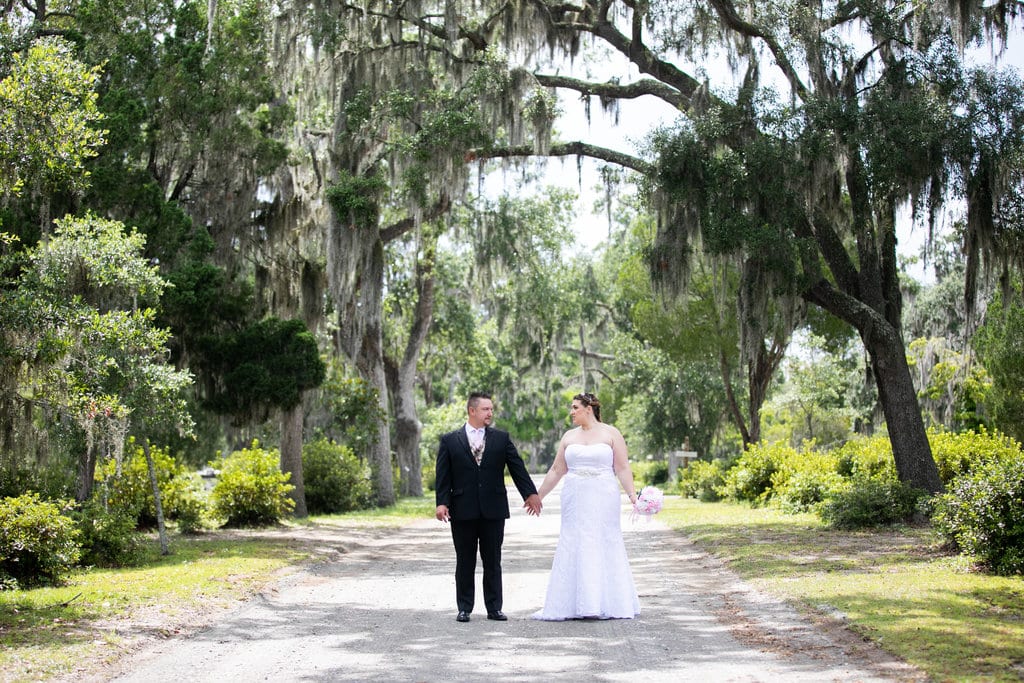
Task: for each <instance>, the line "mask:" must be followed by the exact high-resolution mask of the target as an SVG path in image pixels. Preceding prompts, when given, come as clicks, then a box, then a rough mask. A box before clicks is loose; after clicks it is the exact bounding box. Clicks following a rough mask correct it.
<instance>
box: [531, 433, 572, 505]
mask: <svg viewBox="0 0 1024 683" xmlns="http://www.w3.org/2000/svg"><path fill="white" fill-rule="evenodd" d="M568 471H569V466H568V465H566V464H565V439H564V438H563V439H562V441H561V442H560V443H559V444H558V453H557V454H556V455H555V461H554V462H553V463H551V468H550V469H548V473H547V474H546V475H545V476H544V481H542V482H541V483H540V488H539V489H538V490H537V493H538V494H539V495H540V499H541V500H544V496H546V495H548V494H549V493H551V491H552V489H554V488H555V486H556V485H557V484H558V482H559V481H561V480H562V477H563V476H565V473H566V472H568Z"/></svg>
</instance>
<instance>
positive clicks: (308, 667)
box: [108, 491, 924, 683]
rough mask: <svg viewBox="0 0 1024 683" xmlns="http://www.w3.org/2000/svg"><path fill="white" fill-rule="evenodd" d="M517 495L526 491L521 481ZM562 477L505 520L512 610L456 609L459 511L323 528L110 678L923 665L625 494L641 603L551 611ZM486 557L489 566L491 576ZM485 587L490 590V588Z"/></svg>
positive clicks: (418, 677) (402, 677)
mask: <svg viewBox="0 0 1024 683" xmlns="http://www.w3.org/2000/svg"><path fill="white" fill-rule="evenodd" d="M510 500H512V501H516V500H519V498H518V495H517V494H516V493H515V492H514V491H512V492H511V495H510ZM557 508H558V501H557V491H556V492H555V494H553V495H552V496H550V497H549V498H548V500H547V501H546V502H545V508H544V514H543V515H542V516H541V517H540V518H533V517H528V516H527V515H526V514H525V512H524V511H523V510H521V509H517V510H515V511H514V512H513V516H512V519H511V520H509V522H508V524H507V526H506V531H505V545H504V562H503V567H504V579H505V580H504V590H505V613H506V614H508V616H509V621H507V622H492V621H488V620H487V619H486V616H485V615H484V614H482V613H480V612H477V613H474V614H473V618H472V621H471V622H470V623H468V624H459V623H457V622H456V621H455V612H456V609H455V581H454V576H453V573H454V567H455V558H454V550H453V548H452V543H451V535H450V533H449V530H448V527H447V526H446V525H443V524H441V523H440V522H437V521H434V520H422V521H419V522H416V523H414V524H412V525H410V526H407V527H405V528H402V529H400V530H397V531H388V532H387V533H383V532H380V531H379V530H377V531H376V532H367V533H364V534H358V533H357V534H353V535H351V536H350V537H349V538H348V539H346V540H345V541H343V542H339V541H338V540H337V539H334V540H325V543H326V544H327V545H328V546H330V547H329V550H331V551H333V557H330V558H329V559H328V560H327V561H324V562H320V563H317V564H315V565H311V566H309V567H307V568H305V569H303V570H302V571H300V572H297V573H295V574H293V575H291V576H288V577H287V578H285V579H283V580H281V581H280V582H278V583H277V584H275V585H274V586H273V588H271V589H269V590H267V591H265V592H264V593H263V594H262V595H260V596H259V597H258V598H256V599H254V600H252V601H250V602H248V603H246V604H244V605H243V606H241V607H240V608H238V609H236V610H233V611H231V612H229V613H227V614H225V615H223V617H222V618H220V619H218V620H217V621H216V623H214V624H213V625H211V626H210V627H209V628H207V629H205V630H203V631H201V632H199V633H196V634H194V635H192V636H191V637H187V638H175V639H171V640H166V641H162V642H160V643H157V644H156V645H155V646H153V647H150V648H147V649H144V650H143V651H141V652H139V653H137V654H135V655H133V656H131V657H129V658H128V659H127V660H125V661H123V662H122V663H121V664H120V666H119V667H118V668H119V670H120V674H118V675H116V676H115V677H113V678H109V679H108V680H114V681H119V682H122V683H134V682H145V683H151V682H153V681H216V682H219V683H224V682H227V681H488V682H489V683H495V682H499V681H534V680H537V681H541V680H543V681H702V682H704V683H709V682H717V681H787V682H788V681H814V682H819V681H892V680H924V679H923V677H922V676H920V674H918V673H917V672H916V671H914V670H912V669H910V668H909V667H907V666H906V665H904V664H902V663H900V662H897V661H894V660H893V659H892V658H890V657H889V656H888V655H886V654H885V653H883V652H881V651H879V650H878V649H876V648H873V647H872V646H870V645H869V644H867V643H864V642H863V641H862V640H860V639H859V638H857V637H856V636H855V635H853V634H851V633H850V632H849V631H847V630H846V629H844V628H843V627H842V625H841V624H840V623H838V622H836V621H834V620H827V619H815V622H814V623H811V622H810V621H808V620H807V619H806V618H802V617H801V616H800V615H798V614H797V613H796V612H795V611H794V610H793V609H791V608H790V607H788V606H786V605H784V604H782V603H780V602H778V601H777V600H774V599H771V598H769V597H766V596H764V595H762V594H759V593H757V592H756V591H754V590H752V589H751V588H750V587H749V586H747V585H746V584H744V583H743V582H741V581H739V580H738V579H737V578H736V577H735V576H734V575H733V574H732V573H731V572H730V571H729V570H728V569H726V568H724V567H723V566H722V565H721V563H719V562H717V561H716V560H714V559H713V558H711V557H709V556H708V555H706V554H704V553H702V552H700V551H699V550H698V549H697V548H696V547H695V546H694V545H693V544H692V543H690V542H689V541H687V540H686V539H685V538H684V537H681V536H680V535H678V534H676V533H673V532H671V531H669V530H668V529H667V528H666V527H665V526H664V525H662V524H661V523H659V522H658V521H657V519H656V518H655V519H653V520H651V521H644V520H640V521H638V522H635V523H633V522H631V521H630V519H629V515H628V512H627V511H626V508H625V507H624V508H623V528H624V532H625V535H626V543H627V546H628V548H629V552H630V561H631V565H632V568H633V572H634V576H635V579H636V583H637V588H638V591H639V593H640V602H641V609H642V614H641V616H640V617H639V618H638V619H635V620H617V621H570V622H539V621H534V620H532V619H530V618H529V615H530V614H532V613H533V612H534V611H535V610H536V609H538V608H539V607H540V606H541V604H542V602H543V596H544V591H545V588H546V585H547V574H548V570H549V568H550V564H551V558H552V556H553V554H554V546H555V542H556V540H557V538H558V521H559V519H558V517H559V516H558V509H557ZM479 580H480V569H479V567H478V569H477V582H478V585H477V591H478V593H479V592H480V590H481V588H480V586H479ZM480 601H481V599H480V598H479V597H478V602H480Z"/></svg>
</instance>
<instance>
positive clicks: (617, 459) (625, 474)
mask: <svg viewBox="0 0 1024 683" xmlns="http://www.w3.org/2000/svg"><path fill="white" fill-rule="evenodd" d="M608 426H609V427H610V428H611V430H612V467H613V468H614V469H615V476H616V477H618V478H619V483H620V484H622V490H623V491H625V492H626V495H627V496H629V502H630V503H635V502H636V484H635V483H634V482H633V470H632V468H630V466H629V451H628V449H627V448H626V440H625V439H623V438H622V433H621V432H620V431H619V430H618V429H616V428H615V427H612V426H611V425H608Z"/></svg>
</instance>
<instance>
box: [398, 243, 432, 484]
mask: <svg viewBox="0 0 1024 683" xmlns="http://www.w3.org/2000/svg"><path fill="white" fill-rule="evenodd" d="M435 245H436V240H435V239H434V238H432V237H430V236H425V242H424V244H423V256H422V257H421V258H420V260H419V262H418V263H417V265H416V280H417V283H416V284H417V286H416V288H417V290H418V292H419V296H418V298H417V299H416V307H415V309H414V311H413V320H412V327H411V329H410V331H409V341H408V342H407V343H406V345H405V354H404V355H403V357H402V362H401V363H400V364H399V365H398V366H397V367H395V368H394V372H393V373H390V374H391V375H392V378H393V379H392V381H391V388H392V393H391V396H392V400H393V401H394V408H395V456H396V459H397V460H398V471H399V488H400V490H401V493H402V495H404V496H416V497H419V496H422V495H423V464H422V463H421V462H420V433H421V431H422V430H421V428H420V419H419V414H418V412H417V410H416V393H415V391H416V365H417V363H418V361H419V358H420V353H421V351H422V350H423V344H424V343H426V341H427V333H428V332H429V331H430V323H431V321H432V320H433V317H434V252H435V249H434V247H435Z"/></svg>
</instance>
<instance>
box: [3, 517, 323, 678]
mask: <svg viewBox="0 0 1024 683" xmlns="http://www.w3.org/2000/svg"><path fill="white" fill-rule="evenodd" d="M308 556H309V555H308V553H306V552H304V551H302V550H300V549H299V548H298V547H295V546H294V545H293V544H291V543H290V542H288V541H287V539H282V540H275V539H271V540H265V539H240V540H239V539H234V540H215V539H214V538H212V535H211V536H198V537H193V538H186V537H179V538H175V541H174V544H173V546H172V554H171V555H169V556H166V557H161V556H160V555H159V554H157V553H156V552H155V551H152V550H151V552H150V553H149V555H148V556H147V558H146V561H145V562H144V563H143V566H140V567H132V568H124V569H91V570H84V571H80V572H77V573H75V574H73V575H72V577H71V580H70V581H69V583H68V585H66V586H61V587H56V588H37V589H34V590H26V591H8V592H0V645H2V647H0V674H2V675H0V679H2V680H5V681H22V680H25V681H27V680H40V679H45V678H49V677H53V676H57V675H62V674H68V673H70V672H73V671H74V670H75V669H76V667H78V666H80V665H82V663H83V662H93V663H95V662H102V661H109V660H113V659H114V658H116V656H117V655H118V654H120V652H121V650H122V649H123V648H124V647H125V646H126V639H125V637H123V636H122V635H121V633H122V630H121V629H119V628H118V622H119V621H123V620H126V619H129V618H131V619H140V620H142V621H143V622H145V621H146V618H145V614H146V613H147V612H149V611H152V610H155V611H158V612H160V613H161V615H163V617H164V618H166V617H167V616H170V617H171V618H172V620H174V619H175V618H179V617H180V619H181V620H182V621H185V620H186V617H187V615H188V613H189V612H191V611H193V610H195V609H196V608H197V607H198V606H200V605H201V606H202V608H203V609H204V610H205V609H209V607H210V606H211V605H213V606H215V607H228V606H230V605H231V604H232V603H234V602H235V601H237V600H239V599H242V598H244V597H247V596H249V595H252V594H253V593H254V592H255V591H257V590H258V589H259V588H260V587H262V586H263V585H265V584H266V583H267V582H268V581H270V580H271V579H272V578H273V577H274V576H275V573H276V572H278V571H279V570H281V569H282V568H284V567H288V566H291V565H294V564H296V563H298V562H300V561H302V560H304V559H306V558H307V557H308Z"/></svg>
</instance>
